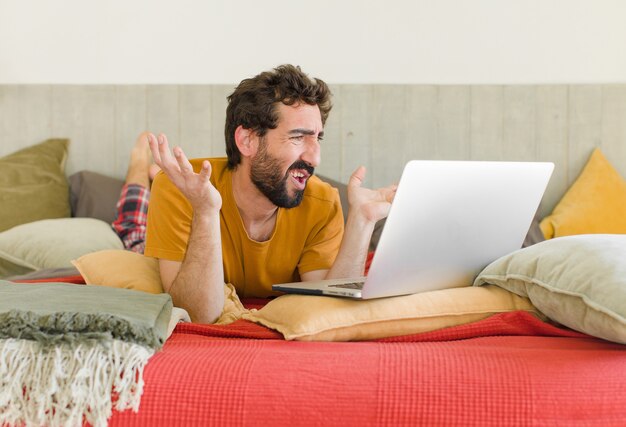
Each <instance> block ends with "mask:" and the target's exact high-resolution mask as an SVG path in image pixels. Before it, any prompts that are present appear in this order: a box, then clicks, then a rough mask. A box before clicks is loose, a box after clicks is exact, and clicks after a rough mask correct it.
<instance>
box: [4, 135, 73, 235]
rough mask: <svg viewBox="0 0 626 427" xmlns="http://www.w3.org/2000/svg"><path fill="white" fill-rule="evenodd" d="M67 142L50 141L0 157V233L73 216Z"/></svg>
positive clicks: (61, 140) (64, 140)
mask: <svg viewBox="0 0 626 427" xmlns="http://www.w3.org/2000/svg"><path fill="white" fill-rule="evenodd" d="M68 144H69V141H68V140H67V139H49V140H47V141H45V142H42V143H41V144H37V145H33V146H31V147H27V148H24V149H22V150H20V151H16V152H15V153H12V154H9V155H8V156H4V157H2V158H0V202H1V203H0V206H1V207H0V231H4V230H8V229H9V228H11V227H14V226H16V225H20V224H26V223H28V222H33V221H37V220H40V219H48V218H64V217H69V216H70V197H69V187H68V184H67V179H66V178H65V160H66V158H67V147H68Z"/></svg>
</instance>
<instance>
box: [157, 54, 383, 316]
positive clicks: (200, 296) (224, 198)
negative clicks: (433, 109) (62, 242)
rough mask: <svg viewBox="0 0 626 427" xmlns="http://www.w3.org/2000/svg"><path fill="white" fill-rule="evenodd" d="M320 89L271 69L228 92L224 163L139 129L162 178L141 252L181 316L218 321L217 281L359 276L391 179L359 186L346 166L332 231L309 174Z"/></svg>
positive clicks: (254, 291)
mask: <svg viewBox="0 0 626 427" xmlns="http://www.w3.org/2000/svg"><path fill="white" fill-rule="evenodd" d="M330 96H331V94H330V90H329V89H328V86H327V85H326V83H324V82H323V81H322V80H319V79H311V78H309V77H308V76H307V75H306V74H305V73H303V72H302V71H301V70H300V68H299V67H295V66H292V65H282V66H279V67H277V68H275V69H274V70H271V71H267V72H263V73H261V74H259V75H257V76H255V77H253V78H250V79H245V80H243V81H242V82H241V83H240V84H239V85H238V86H237V88H236V89H235V91H234V92H233V93H232V95H230V96H229V97H228V107H227V110H226V126H225V138H226V153H227V158H207V159H193V160H191V161H189V160H188V159H187V157H186V156H185V154H184V153H183V151H182V149H181V148H180V147H175V148H174V149H173V150H171V151H170V148H169V144H168V140H167V137H166V136H165V135H163V134H160V135H158V137H156V136H155V135H153V134H148V141H149V144H150V149H151V151H152V156H153V158H154V161H155V163H156V164H157V165H158V166H159V167H160V168H161V169H162V171H163V173H160V174H158V175H157V176H156V178H155V180H154V182H153V184H152V195H151V199H150V207H149V210H148V226H147V238H146V248H145V254H146V255H148V256H152V257H155V258H158V259H159V269H160V273H161V280H162V283H163V288H164V290H165V291H166V292H169V293H170V294H171V295H172V299H173V301H174V304H175V305H176V306H178V307H182V308H184V309H186V310H187V311H188V312H189V314H190V316H191V319H192V321H194V322H202V323H211V322H213V321H215V320H216V319H217V318H218V316H219V315H220V314H221V312H222V309H223V305H224V292H223V284H224V283H231V284H232V285H233V286H234V287H235V288H236V290H237V293H238V295H240V296H242V297H250V296H254V297H267V296H270V295H275V293H274V292H273V291H272V288H271V286H272V284H275V283H285V282H294V281H307V280H319V279H332V278H344V277H355V276H361V275H362V274H363V268H364V264H365V259H366V255H367V249H368V244H369V240H370V237H371V234H372V231H373V229H374V225H375V223H376V222H377V221H378V220H380V219H382V218H384V217H386V216H387V213H388V212H389V208H390V204H391V201H392V199H393V196H394V195H395V186H390V187H386V188H382V189H378V190H370V189H367V188H363V187H361V183H362V182H363V179H364V177H365V168H363V167H360V168H358V169H357V170H356V171H355V172H354V173H353V174H352V176H351V178H350V181H349V184H348V204H349V210H348V215H347V221H346V225H345V230H344V223H343V215H342V212H341V204H340V201H339V195H338V192H337V190H336V189H334V188H332V187H331V186H330V185H328V184H326V183H324V182H322V181H321V180H319V179H318V178H317V177H315V176H314V175H313V174H314V170H315V167H317V166H318V165H319V163H320V149H321V145H322V139H323V135H324V123H325V122H326V119H327V118H328V114H329V113H330V110H331V102H330Z"/></svg>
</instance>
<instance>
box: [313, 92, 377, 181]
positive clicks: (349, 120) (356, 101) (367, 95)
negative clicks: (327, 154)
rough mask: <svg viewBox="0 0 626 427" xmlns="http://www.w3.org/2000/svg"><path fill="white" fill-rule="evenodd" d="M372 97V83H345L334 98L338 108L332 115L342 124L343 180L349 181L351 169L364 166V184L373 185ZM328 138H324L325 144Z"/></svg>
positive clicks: (341, 178)
mask: <svg viewBox="0 0 626 427" xmlns="http://www.w3.org/2000/svg"><path fill="white" fill-rule="evenodd" d="M372 97H373V91H372V87H371V86H369V85H344V86H342V87H341V98H340V99H335V110H334V111H333V112H331V115H338V116H339V121H340V123H341V149H342V154H341V156H342V159H343V162H342V168H341V175H340V176H339V181H341V182H345V183H347V182H348V180H349V179H350V175H351V174H352V172H354V171H355V170H356V168H357V167H359V166H361V165H363V166H365V167H366V168H367V173H366V175H365V185H371V182H372V177H371V170H370V169H371V161H372V139H371V133H370V129H369V124H370V121H371V116H372V112H371V109H372ZM327 140H328V138H325V139H324V142H322V145H324V144H325V143H326V141H327ZM322 150H323V148H322Z"/></svg>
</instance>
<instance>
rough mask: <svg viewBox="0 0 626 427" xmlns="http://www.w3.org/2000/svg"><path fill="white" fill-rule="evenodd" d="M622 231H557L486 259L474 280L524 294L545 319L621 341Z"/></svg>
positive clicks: (625, 327) (624, 295)
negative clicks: (561, 234) (558, 234)
mask: <svg viewBox="0 0 626 427" xmlns="http://www.w3.org/2000/svg"><path fill="white" fill-rule="evenodd" d="M625 260H626V235H621V234H584V235H577V236H567V237H559V238H555V239H551V240H547V241H545V242H541V243H538V244H536V245H533V246H530V247H528V248H525V249H521V250H518V251H516V252H513V253H511V254H509V255H506V256H504V257H502V258H500V259H498V260H496V261H494V262H493V263H492V264H490V265H488V266H487V267H486V268H485V269H484V270H483V271H482V272H481V273H480V274H479V275H478V277H477V278H476V280H475V282H474V286H481V285H486V284H491V285H497V286H500V287H502V288H504V289H507V290H509V291H511V292H514V293H516V294H518V295H520V296H523V297H528V298H529V299H530V301H531V302H532V303H533V305H534V306H535V307H537V308H538V309H539V310H540V311H541V312H542V313H543V314H545V315H546V316H547V317H549V318H550V319H552V320H554V321H556V322H559V323H561V324H563V325H565V326H568V327H570V328H572V329H575V330H577V331H580V332H584V333H586V334H589V335H593V336H596V337H600V338H604V339H607V340H610V341H614V342H618V343H622V344H626V262H625Z"/></svg>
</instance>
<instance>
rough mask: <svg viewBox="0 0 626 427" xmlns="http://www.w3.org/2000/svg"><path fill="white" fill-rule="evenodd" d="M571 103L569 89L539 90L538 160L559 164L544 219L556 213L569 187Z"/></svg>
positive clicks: (546, 199)
mask: <svg viewBox="0 0 626 427" xmlns="http://www.w3.org/2000/svg"><path fill="white" fill-rule="evenodd" d="M567 102H568V88H567V86H538V87H537V91H536V104H535V105H536V125H535V126H536V132H535V139H536V150H537V160H540V161H546V162H553V163H554V164H555V168H554V172H553V173H552V177H551V178H550V183H549V184H548V188H547V189H546V193H545V194H544V197H543V200H542V203H541V206H540V215H541V216H542V217H543V216H546V215H547V214H549V213H550V212H552V209H553V208H554V206H555V205H556V203H558V201H559V200H560V198H561V197H562V196H563V194H564V193H565V191H566V189H567V187H568V182H567V176H568V172H567V170H568V168H567V159H568V156H567V147H568V143H567Z"/></svg>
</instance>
